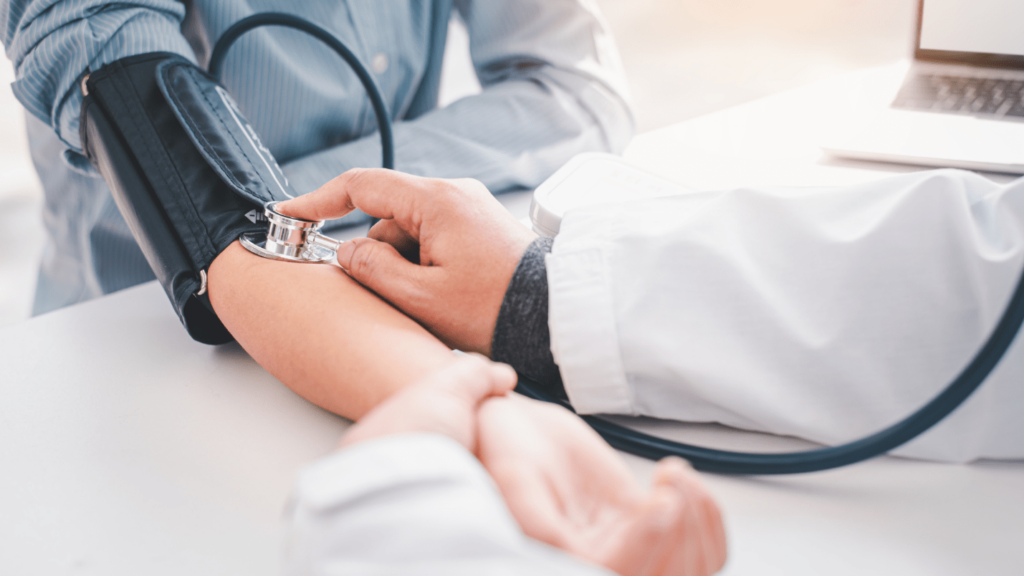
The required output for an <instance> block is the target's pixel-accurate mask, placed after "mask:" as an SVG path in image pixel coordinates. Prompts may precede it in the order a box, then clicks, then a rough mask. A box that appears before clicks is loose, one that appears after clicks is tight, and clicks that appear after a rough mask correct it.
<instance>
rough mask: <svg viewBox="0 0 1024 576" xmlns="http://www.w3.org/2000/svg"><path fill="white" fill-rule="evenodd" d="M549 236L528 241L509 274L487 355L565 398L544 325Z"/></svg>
mask: <svg viewBox="0 0 1024 576" xmlns="http://www.w3.org/2000/svg"><path fill="white" fill-rule="evenodd" d="M552 244H554V239H552V238H538V239H536V240H534V241H533V243H531V244H530V246H529V247H528V248H527V249H526V252H524V253H523V257H522V258H520V260H519V265H518V266H516V271H515V273H514V274H512V280H511V281H510V282H509V283H508V289H507V290H505V299H504V300H502V302H501V310H500V311H499V312H498V322H497V323H496V324H495V326H494V339H493V340H492V341H491V359H493V360H494V361H496V362H504V363H506V364H508V365H510V366H512V367H513V368H515V370H516V372H517V373H518V374H519V377H520V378H527V379H529V380H532V381H533V383H534V385H536V386H538V387H539V388H540V391H541V392H546V393H547V394H549V395H551V396H555V397H556V398H559V399H562V400H565V399H566V394H565V387H564V386H563V385H562V376H561V374H559V372H558V366H557V365H556V364H555V358H554V356H552V355H551V332H550V331H549V329H548V274H547V267H546V266H545V264H544V255H545V254H547V253H549V252H551V245H552Z"/></svg>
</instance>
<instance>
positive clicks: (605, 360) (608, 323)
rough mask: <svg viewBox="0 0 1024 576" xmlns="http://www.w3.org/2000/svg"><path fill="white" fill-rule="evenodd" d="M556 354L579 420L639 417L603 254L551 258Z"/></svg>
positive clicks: (550, 289)
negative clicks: (595, 416)
mask: <svg viewBox="0 0 1024 576" xmlns="http://www.w3.org/2000/svg"><path fill="white" fill-rule="evenodd" d="M546 262H547V271H548V295H549V304H548V306H549V309H548V319H549V320H548V323H549V328H550V330H551V352H552V354H553V355H554V357H555V363H556V364H558V368H559V370H560V371H561V373H562V381H563V382H564V384H565V392H566V394H567V395H568V396H569V402H570V403H571V404H572V406H573V408H574V409H575V410H576V411H577V412H578V413H580V414H635V413H636V409H635V407H634V403H633V397H632V392H631V390H630V387H629V382H628V381H627V379H626V371H625V369H624V368H623V363H622V354H621V351H620V350H619V338H618V330H617V328H616V322H615V307H614V299H613V297H612V290H611V283H610V281H609V279H608V274H607V268H606V266H605V265H604V258H603V254H602V252H601V250H600V249H598V248H593V249H589V250H582V251H579V252H572V253H568V254H553V253H552V254H548V255H547V258H546Z"/></svg>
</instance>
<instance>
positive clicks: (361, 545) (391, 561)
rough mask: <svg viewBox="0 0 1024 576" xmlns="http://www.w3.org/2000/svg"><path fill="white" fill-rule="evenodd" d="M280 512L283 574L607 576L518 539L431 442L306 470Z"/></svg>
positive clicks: (504, 515)
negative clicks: (286, 519) (284, 526)
mask: <svg viewBox="0 0 1024 576" xmlns="http://www.w3.org/2000/svg"><path fill="white" fill-rule="evenodd" d="M289 508H290V511H289V516H290V533H289V538H288V549H287V551H286V573H287V574H292V575H300V574H301V575H313V574H316V575H339V576H340V575H349V574H377V575H381V576H386V575H395V576H416V575H427V574H430V575H435V574H436V575H438V576H442V575H443V576H461V575H465V576H482V575H487V574H502V575H513V574H523V575H544V574H551V575H556V574H557V575H566V576H600V575H604V576H611V574H610V573H609V572H607V571H605V570H603V569H601V568H599V567H595V566H590V565H587V564H584V563H583V562H581V561H578V560H576V559H575V558H573V557H571V556H569V555H567V554H565V553H563V552H561V551H560V550H557V549H555V548H551V547H549V546H546V545H544V544H541V543H539V542H536V541H534V540H531V539H529V538H527V537H526V536H525V535H524V534H523V533H522V531H520V529H519V526H518V525H517V524H516V522H515V520H514V519H513V518H512V516H511V514H510V513H509V511H508V509H507V508H506V507H505V504H504V501H503V500H502V499H501V496H500V495H499V493H498V491H497V489H496V487H495V486H494V484H493V482H492V481H491V479H490V477H489V476H488V475H487V473H486V471H485V470H484V469H483V467H482V466H481V465H480V464H479V462H477V460H476V459H475V458H474V457H473V456H472V455H471V454H470V453H469V452H467V451H466V450H465V449H464V448H463V447H462V446H461V445H460V444H458V443H456V442H455V441H453V440H451V439H449V438H447V437H444V436H440V435H436V434H412V435H398V436H390V437H385V438H381V439H377V440H372V441H367V442H363V443H360V444H357V445H354V446H352V447H349V448H347V449H344V450H342V451H339V452H337V453H335V454H333V455H331V456H329V457H327V458H324V459H322V460H320V461H318V462H316V463H314V464H312V465H311V466H309V467H308V468H307V469H306V470H305V471H303V472H302V473H301V475H300V476H299V479H298V481H297V484H296V488H295V491H294V497H293V500H292V503H291V505H290V507H289Z"/></svg>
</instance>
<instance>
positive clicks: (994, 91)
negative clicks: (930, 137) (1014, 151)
mask: <svg viewBox="0 0 1024 576" xmlns="http://www.w3.org/2000/svg"><path fill="white" fill-rule="evenodd" d="M892 105H893V106H894V107H896V108H906V109H910V110H923V111H929V112H950V113H954V114H971V115H975V116H989V117H994V118H1014V117H1017V118H1024V80H1000V79H997V78H965V77H958V76H945V75H930V74H918V75H915V76H911V77H909V78H907V81H906V82H905V83H904V84H903V87H902V88H900V92H899V94H898V95H897V96H896V100H895V101H894V102H893V104H892Z"/></svg>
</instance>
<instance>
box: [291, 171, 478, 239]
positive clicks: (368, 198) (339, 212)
mask: <svg viewBox="0 0 1024 576" xmlns="http://www.w3.org/2000/svg"><path fill="white" fill-rule="evenodd" d="M482 195H486V196H490V193H488V192H487V189H486V188H484V186H483V184H480V183H479V182H475V181H472V180H441V179H438V178H424V177H420V176H413V175H411V174H405V173H402V172H395V171H394V170H385V169H383V168H355V169H352V170H349V171H348V172H345V173H344V174H342V175H341V176H338V177H337V178H334V179H333V180H331V181H330V182H328V183H326V184H324V185H323V186H321V187H320V188H318V189H317V190H315V191H313V192H311V193H309V194H306V195H305V196H301V197H299V198H296V199H294V200H289V201H287V202H283V203H282V204H280V205H279V206H278V209H279V210H281V211H282V212H284V213H285V214H288V215H291V216H295V217H298V218H306V219H309V220H327V219H330V218H338V217H340V216H343V215H345V214H348V213H349V212H351V211H352V210H354V209H355V208H359V209H360V210H362V211H363V212H366V213H367V214H369V215H370V216H373V217H374V218H381V219H388V220H394V221H395V222H396V223H397V224H398V226H399V227H401V228H402V230H404V231H405V232H406V233H407V234H409V235H410V236H411V237H413V238H415V239H418V238H419V230H420V226H421V225H422V224H423V223H424V222H428V223H431V224H433V223H436V222H438V221H439V220H443V219H449V218H451V217H452V216H457V215H458V213H459V212H460V210H462V205H463V204H465V202H464V201H462V200H463V199H464V198H466V197H470V196H482Z"/></svg>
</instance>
